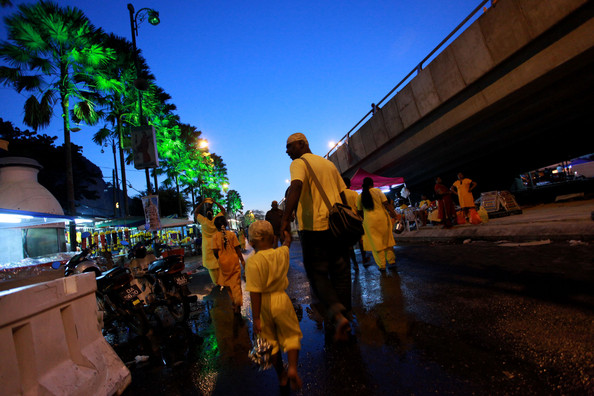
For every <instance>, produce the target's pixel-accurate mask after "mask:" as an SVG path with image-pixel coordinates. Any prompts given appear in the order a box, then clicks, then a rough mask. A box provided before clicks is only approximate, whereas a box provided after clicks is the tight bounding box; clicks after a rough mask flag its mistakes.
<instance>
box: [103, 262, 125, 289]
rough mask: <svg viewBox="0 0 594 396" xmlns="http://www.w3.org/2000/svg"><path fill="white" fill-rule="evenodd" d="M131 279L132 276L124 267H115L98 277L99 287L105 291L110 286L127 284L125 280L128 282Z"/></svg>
mask: <svg viewBox="0 0 594 396" xmlns="http://www.w3.org/2000/svg"><path fill="white" fill-rule="evenodd" d="M119 278H121V279H119ZM129 278H130V274H129V271H128V269H126V268H123V267H114V268H112V269H110V270H108V271H105V272H103V273H102V274H101V276H99V277H97V287H98V288H99V289H101V290H103V289H105V287H107V286H108V285H109V284H115V285H118V284H120V283H125V281H124V279H126V280H128V279H129Z"/></svg>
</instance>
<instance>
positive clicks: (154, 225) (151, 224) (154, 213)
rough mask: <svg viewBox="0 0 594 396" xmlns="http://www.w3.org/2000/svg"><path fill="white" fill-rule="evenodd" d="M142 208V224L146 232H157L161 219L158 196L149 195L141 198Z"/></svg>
mask: <svg viewBox="0 0 594 396" xmlns="http://www.w3.org/2000/svg"><path fill="white" fill-rule="evenodd" d="M142 207H143V208H144V223H145V228H146V230H148V231H157V230H159V229H161V219H160V217H159V196H158V195H149V196H146V197H142Z"/></svg>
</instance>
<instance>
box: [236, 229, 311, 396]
mask: <svg viewBox="0 0 594 396" xmlns="http://www.w3.org/2000/svg"><path fill="white" fill-rule="evenodd" d="M248 233H249V241H250V245H252V246H253V248H254V250H255V251H256V254H254V255H253V256H251V257H249V258H248V261H247V266H246V268H245V279H246V282H245V289H246V290H247V291H249V292H250V300H251V304H252V315H253V321H254V332H255V333H256V334H260V335H261V336H262V337H263V338H264V339H266V341H268V342H269V343H270V344H271V345H272V365H273V367H274V368H275V370H276V374H277V376H278V379H279V383H280V386H281V394H288V392H287V391H288V390H289V389H288V388H289V385H290V386H291V387H292V388H293V389H299V388H301V385H302V384H301V378H300V377H299V373H298V371H297V362H298V360H299V350H300V349H301V338H303V334H302V333H301V328H300V327H299V320H298V319H297V315H296V314H295V309H294V308H293V303H292V302H291V299H290V298H289V296H288V295H287V293H286V289H287V287H288V286H289V279H288V278H287V272H288V271H289V247H290V246H291V234H290V233H289V232H287V231H284V238H283V239H284V241H283V245H282V246H281V247H280V248H278V249H276V248H275V246H273V242H274V230H273V229H272V225H271V224H270V223H269V222H267V221H266V220H256V221H255V222H254V223H252V224H251V225H250V228H249V231H248ZM281 348H282V350H284V351H286V352H287V358H288V359H287V360H288V363H289V365H288V368H287V369H286V370H285V368H284V366H283V360H282V356H281Z"/></svg>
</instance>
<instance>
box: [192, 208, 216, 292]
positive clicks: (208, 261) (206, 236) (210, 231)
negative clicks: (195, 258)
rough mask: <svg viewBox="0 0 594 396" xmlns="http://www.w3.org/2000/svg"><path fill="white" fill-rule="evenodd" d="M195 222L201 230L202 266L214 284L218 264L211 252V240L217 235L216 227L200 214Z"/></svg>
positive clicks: (211, 221) (212, 221)
mask: <svg viewBox="0 0 594 396" xmlns="http://www.w3.org/2000/svg"><path fill="white" fill-rule="evenodd" d="M196 220H197V221H198V223H200V226H201V227H200V228H201V229H202V266H203V267H204V268H206V269H208V273H209V275H210V279H211V280H212V282H213V283H215V284H216V283H217V282H218V280H219V279H218V278H219V262H218V261H217V258H216V257H215V256H214V253H213V252H212V238H213V237H214V235H215V234H216V233H217V227H215V225H214V220H208V218H207V217H204V216H202V215H201V214H198V215H196Z"/></svg>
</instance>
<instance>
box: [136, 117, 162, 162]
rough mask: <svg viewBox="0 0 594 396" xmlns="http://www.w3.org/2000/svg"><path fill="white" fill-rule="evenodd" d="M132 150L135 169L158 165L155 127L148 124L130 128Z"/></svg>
mask: <svg viewBox="0 0 594 396" xmlns="http://www.w3.org/2000/svg"><path fill="white" fill-rule="evenodd" d="M131 143H132V152H133V153H134V167H135V168H136V169H146V168H156V167H157V166H159V155H158V152H157V139H156V138H155V128H153V127H152V126H150V125H147V126H140V127H133V128H132V142H131Z"/></svg>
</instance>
